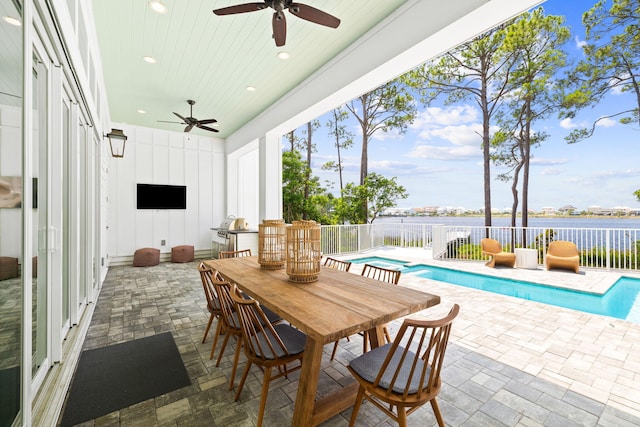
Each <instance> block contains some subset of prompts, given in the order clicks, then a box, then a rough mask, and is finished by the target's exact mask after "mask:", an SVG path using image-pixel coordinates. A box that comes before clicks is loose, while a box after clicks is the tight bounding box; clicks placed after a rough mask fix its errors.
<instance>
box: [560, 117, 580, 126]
mask: <svg viewBox="0 0 640 427" xmlns="http://www.w3.org/2000/svg"><path fill="white" fill-rule="evenodd" d="M560 127H561V128H563V129H574V128H577V127H578V125H577V124H575V123H574V122H573V119H571V118H570V117H567V118H566V119H562V120H560Z"/></svg>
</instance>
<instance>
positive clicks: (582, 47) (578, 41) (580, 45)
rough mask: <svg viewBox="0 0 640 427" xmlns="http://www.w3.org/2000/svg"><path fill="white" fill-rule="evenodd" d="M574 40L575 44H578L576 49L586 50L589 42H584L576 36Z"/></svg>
mask: <svg viewBox="0 0 640 427" xmlns="http://www.w3.org/2000/svg"><path fill="white" fill-rule="evenodd" d="M573 40H574V41H575V43H576V47H577V48H578V49H580V50H582V49H584V47H585V46H586V45H587V42H586V41H584V40H580V37H578V36H575V37H574V38H573Z"/></svg>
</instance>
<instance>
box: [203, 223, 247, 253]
mask: <svg viewBox="0 0 640 427" xmlns="http://www.w3.org/2000/svg"><path fill="white" fill-rule="evenodd" d="M247 228H248V225H247V221H245V219H244V218H236V217H235V216H233V215H229V216H228V217H227V218H226V219H225V220H224V221H222V223H221V224H220V225H219V226H218V227H216V228H212V230H213V231H214V233H213V238H212V242H211V243H212V252H213V254H212V256H213V257H214V258H218V253H219V252H220V251H228V250H233V249H232V247H235V245H234V242H232V238H233V237H234V236H233V235H232V234H231V233H229V232H230V231H238V230H246V229H247Z"/></svg>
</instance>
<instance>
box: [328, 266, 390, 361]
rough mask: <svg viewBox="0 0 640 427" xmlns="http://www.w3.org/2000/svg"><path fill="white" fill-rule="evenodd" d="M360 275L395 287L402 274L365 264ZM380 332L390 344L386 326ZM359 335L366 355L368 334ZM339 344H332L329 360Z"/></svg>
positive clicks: (332, 357)
mask: <svg viewBox="0 0 640 427" xmlns="http://www.w3.org/2000/svg"><path fill="white" fill-rule="evenodd" d="M360 274H361V275H362V276H364V277H368V278H370V279H375V280H378V281H380V282H386V283H389V284H392V285H397V284H398V282H399V281H400V275H401V274H402V272H401V271H400V270H393V269H390V268H384V267H378V266H375V265H372V264H365V265H364V266H363V267H362V272H361V273H360ZM382 331H383V333H384V337H385V339H386V342H388V343H389V342H391V335H390V334H389V330H388V329H387V326H386V325H384V326H383V327H382ZM360 335H362V352H363V353H366V352H367V351H368V350H369V332H367V331H363V332H360ZM348 338H349V337H347V339H348ZM339 342H340V340H338V341H336V342H335V343H334V344H333V351H332V352H331V360H333V359H334V357H335V355H336V350H337V349H338V343H339Z"/></svg>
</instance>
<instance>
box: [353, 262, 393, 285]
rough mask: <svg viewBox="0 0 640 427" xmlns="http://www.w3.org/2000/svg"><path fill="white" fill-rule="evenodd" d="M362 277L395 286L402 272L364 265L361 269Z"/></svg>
mask: <svg viewBox="0 0 640 427" xmlns="http://www.w3.org/2000/svg"><path fill="white" fill-rule="evenodd" d="M361 274H362V275H363V276H364V277H368V278H370V279H376V280H379V281H381V282H386V283H391V284H392V285H397V284H398V282H399V281H400V275H401V274H402V272H401V271H400V270H394V269H391V268H384V267H378V266H376V265H372V264H365V265H364V267H362V273H361Z"/></svg>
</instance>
